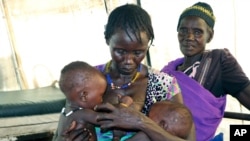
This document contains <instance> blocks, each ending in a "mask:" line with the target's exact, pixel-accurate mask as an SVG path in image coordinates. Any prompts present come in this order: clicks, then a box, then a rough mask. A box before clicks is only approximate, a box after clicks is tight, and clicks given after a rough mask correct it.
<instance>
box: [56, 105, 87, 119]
mask: <svg viewBox="0 0 250 141" xmlns="http://www.w3.org/2000/svg"><path fill="white" fill-rule="evenodd" d="M82 109H83V108H81V107H78V108H76V109H74V110H71V111H70V112H68V113H66V112H65V108H64V107H63V108H62V111H61V113H62V114H63V115H64V116H66V117H68V116H70V115H71V114H73V113H74V112H76V111H78V110H82Z"/></svg>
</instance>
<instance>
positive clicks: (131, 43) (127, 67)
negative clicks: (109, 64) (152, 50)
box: [107, 30, 149, 75]
mask: <svg viewBox="0 0 250 141" xmlns="http://www.w3.org/2000/svg"><path fill="white" fill-rule="evenodd" d="M140 35H141V42H140V41H138V39H137V38H136V37H135V36H134V34H133V33H132V32H130V31H128V34H127V33H126V32H125V31H123V30H116V32H115V33H114V34H113V35H112V36H111V38H110V40H109V41H107V44H108V45H109V47H110V53H111V57H112V61H113V63H114V64H115V65H116V68H117V69H118V71H119V72H120V73H121V74H124V75H129V74H132V73H134V71H135V70H136V69H137V67H138V66H139V65H140V63H141V61H142V60H143V59H144V57H145V55H146V52H147V50H148V43H149V39H148V36H147V35H146V33H145V32H141V33H140Z"/></svg>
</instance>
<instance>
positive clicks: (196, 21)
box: [178, 16, 212, 57]
mask: <svg viewBox="0 0 250 141" xmlns="http://www.w3.org/2000/svg"><path fill="white" fill-rule="evenodd" d="M211 34H212V33H211V32H209V28H208V25H207V23H206V22H205V21H204V20H203V19H201V18H199V17H195V16H188V17H185V18H183V19H182V20H181V22H180V26H179V28H178V40H179V45H180V50H181V52H182V54H183V55H184V56H188V57H191V56H194V55H197V54H200V53H202V52H203V51H204V50H205V47H206V43H207V42H208V40H210V39H211V36H212V35H211Z"/></svg>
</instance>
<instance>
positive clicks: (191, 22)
mask: <svg viewBox="0 0 250 141" xmlns="http://www.w3.org/2000/svg"><path fill="white" fill-rule="evenodd" d="M214 23H215V16H214V14H213V10H212V8H211V7H210V5H209V4H207V3H202V2H198V3H195V4H194V5H193V6H191V7H188V8H186V9H185V10H184V11H183V12H182V14H181V15H180V17H179V22H178V25H177V32H178V40H179V45H180V50H181V52H182V54H183V55H184V57H183V58H179V59H176V60H174V61H171V62H169V63H168V65H166V66H165V67H164V68H163V69H162V71H163V72H166V73H169V74H171V75H173V76H175V77H176V78H177V80H178V83H179V85H180V88H181V90H182V94H183V100H184V103H185V105H187V107H188V108H189V109H190V110H191V112H192V114H193V116H194V122H195V127H196V135H197V136H196V139H197V140H198V141H209V140H211V139H212V138H213V136H214V134H215V132H216V129H217V127H218V125H219V123H220V122H221V120H222V118H223V115H224V110H225V104H226V94H230V95H232V96H233V97H235V98H236V99H237V100H238V101H239V102H240V103H241V104H243V105H244V106H245V107H246V108H248V109H250V82H249V79H248V78H247V76H246V75H245V73H244V72H243V70H242V69H241V67H240V65H239V64H238V63H237V61H236V59H235V58H234V57H233V56H232V55H231V54H230V52H229V50H227V49H214V50H205V47H206V44H207V43H209V42H210V41H211V40H212V38H213V35H214V30H213V28H214ZM190 78H192V79H190Z"/></svg>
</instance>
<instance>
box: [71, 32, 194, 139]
mask: <svg viewBox="0 0 250 141" xmlns="http://www.w3.org/2000/svg"><path fill="white" fill-rule="evenodd" d="M140 36H141V41H139V40H138V39H137V38H136V37H135V35H134V34H133V33H132V32H131V31H130V30H128V33H126V32H125V31H124V30H121V29H116V31H115V32H114V33H113V35H112V36H111V37H110V38H109V39H108V40H107V41H106V43H107V45H108V46H109V47H110V54H111V57H112V62H111V65H110V69H109V71H110V76H111V78H112V81H113V82H114V84H115V85H117V86H121V85H123V84H124V83H128V82H130V81H131V80H132V79H133V78H134V76H135V75H136V72H137V68H138V66H139V65H140V64H141V62H142V60H143V59H144V58H145V56H146V52H147V50H148V44H149V42H150V40H149V37H148V36H147V34H146V33H145V32H140ZM147 71H148V69H147V67H146V66H144V65H142V69H141V71H140V75H139V77H138V78H137V79H136V81H135V82H134V83H133V84H132V85H131V86H129V87H128V88H126V89H111V88H110V86H109V87H108V89H107V91H106V93H105V94H104V97H103V99H104V101H110V100H109V99H110V97H111V98H112V99H113V98H114V99H117V98H118V95H121V96H130V97H132V99H133V100H134V102H135V103H137V104H138V105H143V104H144V101H145V96H146V88H147V85H148V84H147V82H148V77H147ZM170 100H171V101H174V102H178V103H183V99H182V95H181V94H176V95H174V96H173V97H172V98H171V99H170ZM111 101H112V100H111ZM139 108H141V106H140V107H139ZM95 110H96V111H99V110H101V111H103V110H105V111H109V112H108V113H100V114H98V116H97V118H96V120H97V121H98V122H100V121H103V120H107V121H111V122H108V123H101V125H100V127H101V128H103V129H112V128H118V129H124V130H132V131H140V132H139V134H140V133H143V134H144V135H145V134H146V135H145V136H144V137H145V138H146V137H147V138H149V139H150V140H151V141H185V139H181V138H179V137H177V136H174V135H172V134H170V133H168V132H167V131H165V130H164V129H163V128H162V127H160V126H159V125H158V124H157V123H156V122H154V121H153V120H152V119H150V118H148V117H147V116H145V115H144V114H143V113H141V112H140V111H138V110H137V109H134V108H130V107H128V108H125V107H121V108H119V107H115V106H114V105H112V104H110V103H104V104H101V105H97V106H96V107H95ZM70 138H74V136H71V137H70ZM141 139H143V138H141ZM187 140H189V141H194V140H195V130H194V125H193V124H192V130H191V132H190V134H189V136H188V139H186V141H187Z"/></svg>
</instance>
